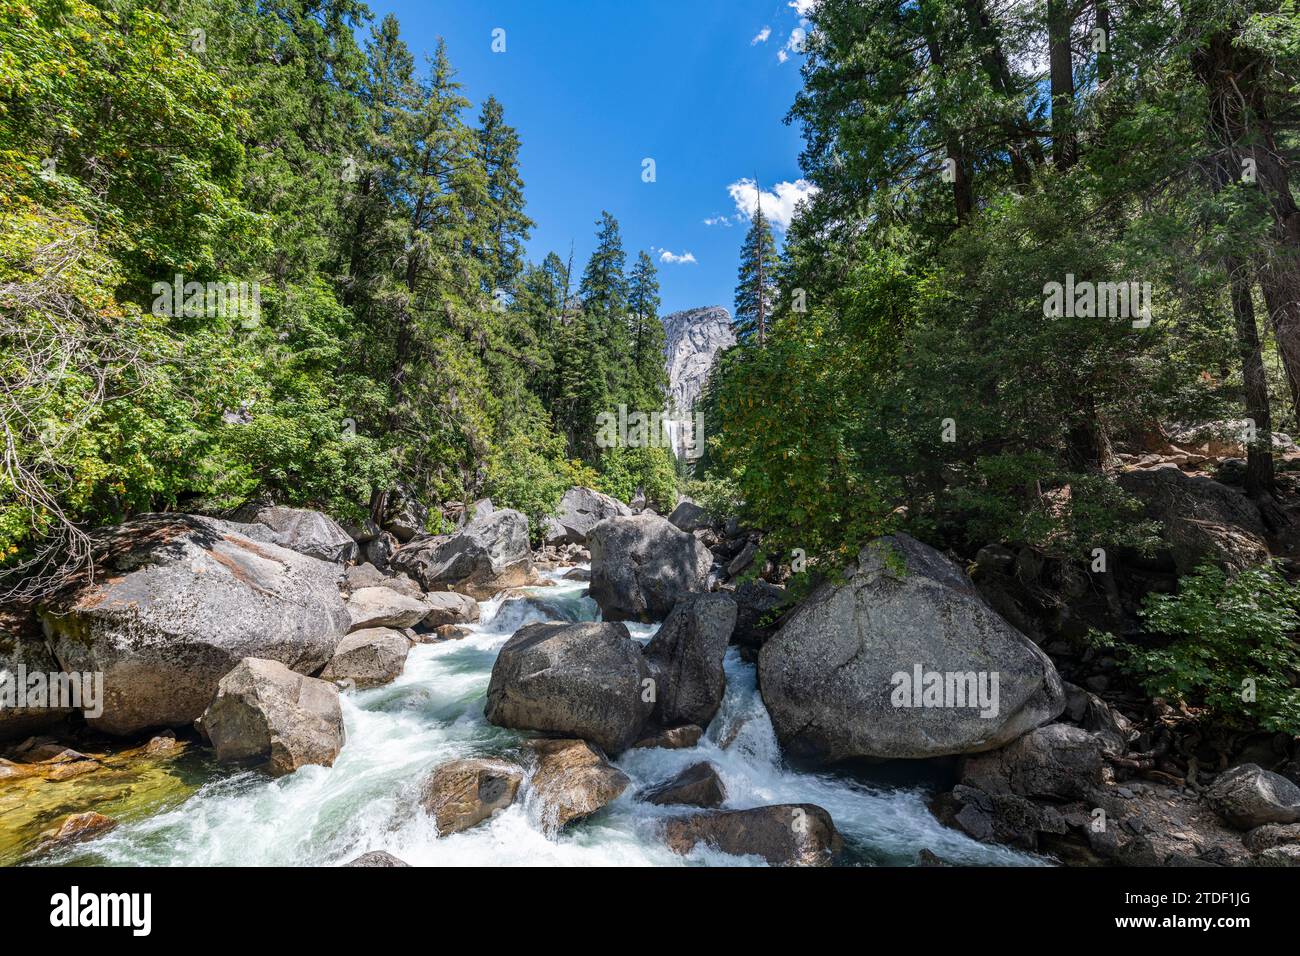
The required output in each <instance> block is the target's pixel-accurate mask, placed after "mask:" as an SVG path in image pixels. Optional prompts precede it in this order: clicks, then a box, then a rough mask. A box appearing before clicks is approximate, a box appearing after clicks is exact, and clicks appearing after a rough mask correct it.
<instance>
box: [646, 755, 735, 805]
mask: <svg viewBox="0 0 1300 956" xmlns="http://www.w3.org/2000/svg"><path fill="white" fill-rule="evenodd" d="M641 799H642V800H644V801H645V802H646V803H653V804H657V805H658V806H670V805H674V804H685V805H687V806H693V807H720V806H722V805H723V804H724V803H726V801H727V788H726V787H725V786H723V783H722V778H721V777H719V776H718V771H717V770H715V769H714V767H713V764H711V763H709V762H708V761H701V762H700V763H697V764H692V765H691V766H689V767H687V768H686V769H685V770H683V771H682V772H681V773H679V774H678V775H677V776H675V777H673V778H672V779H671V780H669V781H667V782H665V783H662V784H660V785H659V786H657V787H653V788H651V789H650V790H647V791H646V792H645V793H644V794H642V796H641Z"/></svg>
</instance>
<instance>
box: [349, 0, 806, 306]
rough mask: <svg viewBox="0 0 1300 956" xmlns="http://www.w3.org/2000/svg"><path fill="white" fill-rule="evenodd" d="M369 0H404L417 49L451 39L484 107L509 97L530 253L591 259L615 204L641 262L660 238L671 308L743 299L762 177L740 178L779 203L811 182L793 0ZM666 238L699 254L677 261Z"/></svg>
mask: <svg viewBox="0 0 1300 956" xmlns="http://www.w3.org/2000/svg"><path fill="white" fill-rule="evenodd" d="M807 2H808V0H801V3H803V4H806V3H807ZM370 6H371V9H372V10H373V11H374V13H375V15H376V19H378V18H379V17H382V16H383V15H384V14H386V13H390V12H391V13H394V14H396V16H397V18H398V19H399V20H400V21H401V24H402V36H403V38H404V39H405V40H406V43H407V44H408V46H410V48H411V50H412V52H413V53H414V54H415V55H416V57H417V60H419V59H421V58H423V56H424V55H426V54H431V53H432V51H433V49H434V47H435V45H436V43H437V38H438V37H439V36H442V37H444V38H445V39H446V41H447V49H448V53H449V55H450V57H451V61H452V63H453V65H454V66H455V67H456V69H457V70H458V73H459V76H458V79H459V80H460V82H461V83H462V84H464V92H465V94H466V95H467V96H468V97H469V98H470V99H471V100H472V101H473V102H474V104H475V106H474V110H475V113H474V115H475V116H477V109H478V105H479V104H480V103H481V102H482V101H483V100H484V99H485V98H486V97H487V96H488V95H489V94H492V95H495V96H496V97H497V99H499V100H500V101H501V102H502V104H503V105H504V107H505V113H506V120H507V122H509V123H511V124H512V125H514V126H515V127H517V128H518V129H519V134H520V137H521V139H522V141H523V148H522V152H521V165H522V170H523V176H524V182H525V189H526V197H527V200H528V214H529V215H530V216H531V217H532V218H533V219H534V220H535V221H536V223H537V226H536V227H535V228H534V230H533V236H532V240H531V242H530V243H529V253H530V256H531V257H532V258H533V259H535V260H540V259H541V258H542V257H543V256H544V255H545V254H546V253H547V252H548V251H550V250H554V251H556V252H558V253H560V255H561V256H566V255H567V254H568V250H569V243H570V240H572V241H573V244H574V266H575V272H580V271H581V268H582V266H583V265H585V263H586V260H587V256H588V255H590V253H591V249H592V246H593V244H594V238H593V237H594V235H595V221H596V219H597V218H598V217H599V215H600V211H601V209H602V208H604V209H608V210H609V211H610V212H612V213H613V214H614V216H615V217H616V218H617V219H618V220H619V223H620V225H621V226H622V230H623V242H624V246H625V247H626V249H627V251H628V259H629V263H630V262H631V261H632V260H634V258H635V256H636V252H637V250H639V249H646V250H648V251H652V253H653V255H654V257H655V261H656V264H657V265H658V267H659V278H660V286H661V294H662V298H663V308H662V312H663V313H664V314H667V313H668V312H672V311H676V310H678V309H686V308H693V307H695V306H703V305H716V304H721V305H725V306H727V307H728V308H731V305H732V296H733V293H734V291H735V285H736V269H737V266H738V258H737V257H738V254H739V249H740V244H741V241H742V239H743V238H744V234H745V229H746V227H747V225H748V222H747V219H746V218H745V211H746V210H752V207H753V203H754V196H755V193H754V190H753V188H752V186H745V185H743V184H742V185H739V186H737V185H735V184H737V183H740V181H741V180H748V181H752V180H754V179H755V178H757V179H758V180H759V182H761V184H762V186H763V189H764V191H765V194H766V195H765V197H764V199H763V209H764V212H766V213H767V214H768V216H769V218H771V217H772V216H773V214H774V213H776V214H777V215H778V217H779V216H781V215H783V214H784V213H785V211H787V210H789V209H791V208H793V205H794V203H795V202H796V200H797V198H798V196H799V195H800V194H801V191H802V189H803V188H804V186H805V185H806V184H803V183H801V182H800V172H799V164H798V159H799V150H800V146H801V139H800V135H799V130H798V127H797V126H786V125H785V124H784V123H783V122H782V120H783V118H784V116H785V114H786V111H787V110H788V109H789V107H790V105H791V103H792V102H793V101H794V96H795V94H796V93H797V92H798V90H799V87H800V77H799V66H800V64H801V63H802V60H803V57H802V55H801V54H800V53H799V52H797V50H791V49H788V47H789V45H790V39H791V35H792V33H794V31H796V30H799V29H800V15H799V12H798V10H797V9H796V8H794V7H793V6H792V5H791V4H790V3H789V2H788V0H695V2H683V0H656V2H650V0H472V2H469V3H466V2H463V0H461V2H454V3H453V2H447V0H371V3H370ZM496 29H501V30H504V31H505V34H504V39H505V52H503V53H494V52H493V50H492V41H493V30H496ZM765 29H766V31H767V33H766V39H762V40H760V39H758V38H759V37H761V36H764V32H763V31H764V30H765ZM795 37H796V41H797V38H798V34H795ZM783 57H784V62H782V58H783ZM646 158H651V159H653V160H654V163H655V176H656V181H655V182H653V183H646V182H643V181H642V169H643V166H642V162H643V160H644V159H646ZM705 220H714V221H715V224H713V225H707V224H706V223H705ZM778 241H779V233H778ZM665 252H667V253H669V254H670V255H671V256H677V257H685V256H686V254H687V253H689V254H690V256H691V257H693V259H694V261H693V262H692V261H689V260H688V261H676V262H675V261H664V253H665Z"/></svg>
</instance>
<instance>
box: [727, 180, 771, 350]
mask: <svg viewBox="0 0 1300 956" xmlns="http://www.w3.org/2000/svg"><path fill="white" fill-rule="evenodd" d="M776 266H777V256H776V243H775V242H774V241H773V239H772V229H771V227H770V226H769V225H768V222H767V217H766V216H764V215H763V205H762V200H761V199H760V200H759V205H758V208H757V209H755V210H754V217H753V219H752V220H751V221H750V224H749V232H748V233H746V234H745V243H744V245H742V246H741V247H740V276H739V283H738V285H737V286H736V315H735V319H734V321H735V324H736V338H737V339H738V340H739V341H741V342H743V343H746V344H750V343H757V344H758V345H759V346H760V347H761V346H762V345H764V344H765V342H766V341H767V332H768V327H769V326H770V324H771V320H772V309H773V306H774V305H775V304H776Z"/></svg>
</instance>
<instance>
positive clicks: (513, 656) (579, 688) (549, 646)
mask: <svg viewBox="0 0 1300 956" xmlns="http://www.w3.org/2000/svg"><path fill="white" fill-rule="evenodd" d="M649 677H650V668H649V667H648V666H647V665H646V662H645V660H644V658H643V657H642V655H641V648H640V646H639V645H638V644H637V643H636V641H634V640H632V638H631V636H630V635H629V634H628V630H627V627H626V626H625V625H623V624H617V623H615V624H605V623H599V622H586V623H581V624H530V625H528V626H527V627H524V628H520V630H519V631H518V632H517V633H516V634H515V636H514V637H512V638H511V639H510V640H509V641H507V642H506V644H505V646H504V647H502V648H501V651H500V652H499V653H498V654H497V659H496V662H495V663H494V664H493V665H492V679H491V681H490V682H489V683H488V692H487V705H486V707H485V713H486V714H487V719H488V721H489V722H490V723H493V724H496V725H497V726H498V727H510V728H513V729H515V730H537V731H542V732H545V733H552V734H562V735H564V736H567V737H581V738H582V739H583V740H589V741H591V742H593V743H595V744H597V745H599V746H600V747H602V748H603V749H605V750H606V751H608V752H610V753H620V752H622V751H624V750H626V749H627V748H628V747H630V746H631V745H632V744H633V743H635V742H636V741H637V739H638V738H639V735H640V732H641V728H642V727H644V726H645V723H646V720H647V718H648V717H649V716H650V712H651V709H652V708H653V706H654V704H653V701H652V699H651V698H652V697H653V695H652V694H650V693H648V689H649V687H650V685H649V684H647V680H648V679H649Z"/></svg>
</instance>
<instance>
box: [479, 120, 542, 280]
mask: <svg viewBox="0 0 1300 956" xmlns="http://www.w3.org/2000/svg"><path fill="white" fill-rule="evenodd" d="M478 143H479V161H480V162H481V163H482V164H483V169H484V172H485V173H486V174H487V198H488V205H487V208H486V210H485V211H484V218H485V219H486V223H485V225H486V228H487V234H488V239H487V248H486V249H485V251H484V254H485V257H486V259H487V261H488V268H489V272H490V274H491V281H492V288H493V290H494V292H495V290H498V289H500V290H512V289H513V288H514V283H515V278H516V276H518V275H519V272H520V270H521V269H522V268H523V257H524V253H523V247H524V243H525V242H526V241H527V239H528V231H529V229H531V228H532V226H533V221H532V220H531V219H529V218H528V216H526V215H525V214H524V181H523V179H522V178H521V177H520V175H519V134H518V133H517V132H516V131H515V129H514V127H512V126H508V125H506V122H505V113H504V111H503V110H502V107H501V103H500V102H498V101H497V99H496V98H495V97H492V96H489V97H488V98H487V101H486V102H485V103H484V104H483V109H482V112H481V113H480V114H479V130H478Z"/></svg>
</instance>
